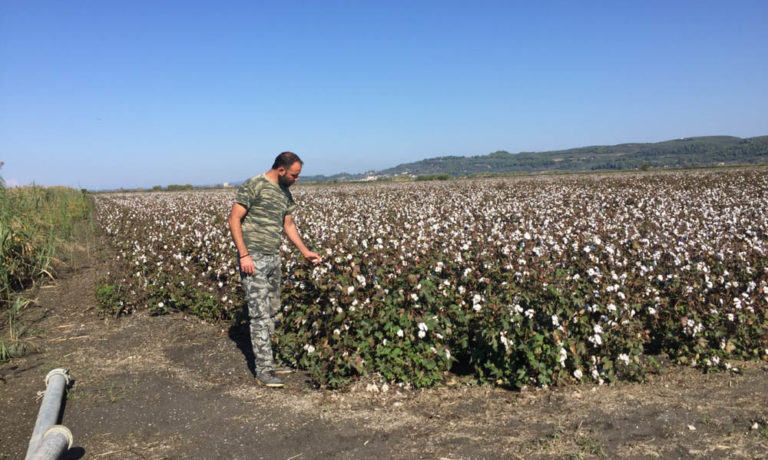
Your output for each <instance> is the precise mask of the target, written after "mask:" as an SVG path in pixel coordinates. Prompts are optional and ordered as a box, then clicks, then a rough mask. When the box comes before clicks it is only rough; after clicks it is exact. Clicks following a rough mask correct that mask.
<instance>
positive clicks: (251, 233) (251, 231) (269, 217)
mask: <svg viewBox="0 0 768 460" xmlns="http://www.w3.org/2000/svg"><path fill="white" fill-rule="evenodd" d="M235 202H236V203H240V204H241V205H243V206H244V207H245V209H246V210H247V213H246V214H245V217H244V218H243V239H244V240H245V247H247V248H248V252H252V253H255V254H259V253H261V254H277V253H278V252H279V251H280V243H281V232H282V229H283V219H285V216H286V215H288V214H293V211H294V210H295V209H296V203H295V202H294V201H293V197H292V196H291V192H289V191H288V188H287V187H281V186H279V185H278V184H274V183H272V182H270V180H269V179H267V177H266V176H265V175H264V174H261V175H259V176H254V177H251V178H250V179H248V180H247V181H245V182H243V185H241V186H240V188H239V189H238V190H237V195H235Z"/></svg>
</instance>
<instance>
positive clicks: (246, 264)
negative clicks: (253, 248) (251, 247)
mask: <svg viewBox="0 0 768 460" xmlns="http://www.w3.org/2000/svg"><path fill="white" fill-rule="evenodd" d="M240 271H241V272H243V273H245V274H246V275H253V274H254V272H255V271H256V265H254V263H253V259H251V256H249V255H246V256H245V257H243V258H242V259H240Z"/></svg>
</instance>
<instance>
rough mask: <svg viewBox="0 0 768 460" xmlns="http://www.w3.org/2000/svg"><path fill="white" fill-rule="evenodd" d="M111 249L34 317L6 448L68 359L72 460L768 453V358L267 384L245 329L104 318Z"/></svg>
mask: <svg viewBox="0 0 768 460" xmlns="http://www.w3.org/2000/svg"><path fill="white" fill-rule="evenodd" d="M103 251H104V248H103V247H100V246H99V245H98V244H96V242H95V240H93V239H91V240H89V241H87V242H85V243H84V244H83V245H81V246H78V247H74V248H73V250H72V255H73V257H71V258H70V259H71V260H70V264H69V266H68V268H65V269H64V270H60V277H59V278H58V279H57V280H56V281H55V282H54V283H52V284H49V285H47V286H44V287H42V288H40V289H39V290H37V291H36V293H35V295H36V301H35V302H34V304H33V305H32V306H31V307H29V308H28V309H27V310H25V311H24V314H23V317H22V321H24V322H26V323H27V324H29V323H32V324H33V326H34V334H33V335H31V336H28V338H27V339H28V340H29V342H30V344H32V345H33V346H34V347H35V348H36V351H35V352H33V353H31V354H28V355H27V356H25V357H23V358H19V359H15V360H13V361H10V362H6V363H3V364H0V426H2V430H1V431H0V458H3V459H5V458H8V459H11V458H12V459H16V458H23V457H24V455H25V453H26V449H27V444H28V442H29V437H30V436H31V434H32V428H33V426H34V423H35V418H36V416H37V411H38V409H39V398H38V392H40V391H43V390H44V389H45V388H44V387H45V384H44V378H45V375H46V374H47V373H48V372H49V371H50V370H52V369H54V368H59V367H63V368H67V369H69V370H70V373H71V376H72V378H73V381H72V383H71V385H70V387H69V389H68V392H67V395H66V401H65V404H64V407H63V410H62V416H61V423H62V424H63V425H65V426H67V427H68V428H69V429H70V430H71V431H72V433H73V435H74V439H75V444H74V445H73V447H72V448H71V449H70V450H69V452H68V453H67V454H66V458H70V459H75V458H82V457H87V458H107V459H108V458H118V459H120V458H151V459H161V458H228V459H229V458H231V459H240V458H242V459H245V458H248V459H254V458H269V459H313V458H445V459H464V458H466V459H482V458H553V457H554V458H619V457H621V458H723V457H728V458H765V457H768V365H766V363H738V365H739V367H740V369H741V372H740V373H738V374H733V373H715V374H702V373H701V372H698V371H696V370H694V369H690V368H681V367H670V368H667V369H666V370H664V371H663V372H662V373H661V374H660V375H654V376H651V377H650V378H649V380H648V381H647V382H645V383H642V384H640V383H618V384H615V385H611V386H595V385H588V384H585V385H580V386H575V387H569V388H556V389H530V390H524V391H519V392H517V391H509V390H504V389H498V388H489V387H477V386H472V385H471V384H469V383H468V382H467V380H466V379H464V378H462V377H460V376H453V377H452V378H451V380H450V381H451V383H452V384H451V385H448V386H445V387H441V388H433V389H424V390H406V389H403V388H400V387H398V386H396V385H393V386H391V387H390V388H388V390H387V391H382V388H381V385H380V384H379V385H374V382H373V381H367V382H361V383H359V384H357V385H355V386H354V387H352V388H350V389H347V390H344V391H328V390H318V389H315V388H313V387H312V386H311V385H310V384H309V383H308V380H307V376H306V375H304V374H302V373H301V372H297V373H294V374H291V375H289V376H287V378H286V387H285V388H284V389H279V390H275V389H267V388H264V387H261V386H259V385H257V384H256V383H255V382H254V380H253V376H252V374H251V372H250V371H249V368H248V358H247V356H246V355H245V354H244V353H243V351H242V350H244V349H247V348H248V347H247V333H245V331H242V330H239V329H238V328H237V327H233V326H232V325H230V324H227V323H218V324H212V323H206V322H203V321H200V320H198V319H195V318H190V317H187V316H185V315H183V314H172V315H167V316H160V317H150V316H146V315H142V314H136V315H133V316H130V317H123V318H121V319H119V320H115V319H112V318H106V319H105V318H102V317H101V316H100V315H99V309H98V308H97V306H96V300H95V298H94V285H95V283H96V282H97V280H98V279H99V278H100V277H101V276H102V274H103V271H104V270H105V267H107V266H109V260H108V259H109V255H108V254H107V253H105V252H103ZM3 322H4V323H7V322H6V321H3ZM3 327H7V324H4V325H3Z"/></svg>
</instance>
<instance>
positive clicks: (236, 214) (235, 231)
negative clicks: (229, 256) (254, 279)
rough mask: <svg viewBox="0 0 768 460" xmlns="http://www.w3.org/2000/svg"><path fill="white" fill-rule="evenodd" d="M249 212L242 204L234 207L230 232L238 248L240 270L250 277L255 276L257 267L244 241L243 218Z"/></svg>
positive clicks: (230, 216) (231, 213)
mask: <svg viewBox="0 0 768 460" xmlns="http://www.w3.org/2000/svg"><path fill="white" fill-rule="evenodd" d="M247 213H248V210H247V209H246V208H245V206H243V205H242V204H240V203H235V204H233V205H232V211H230V213H229V231H230V232H232V241H234V242H235V246H237V253H238V254H239V255H240V270H241V271H242V272H243V273H246V274H248V275H253V272H254V270H255V269H256V267H255V266H254V265H253V259H251V256H250V255H246V254H248V248H246V247H245V239H243V218H244V217H245V215H246V214H247ZM244 256H245V257H244Z"/></svg>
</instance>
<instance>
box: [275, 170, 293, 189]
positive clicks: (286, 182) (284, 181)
mask: <svg viewBox="0 0 768 460" xmlns="http://www.w3.org/2000/svg"><path fill="white" fill-rule="evenodd" d="M277 183H278V184H280V186H282V187H290V186H291V185H293V181H291V180H290V179H288V173H286V174H283V175H278V176H277Z"/></svg>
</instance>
